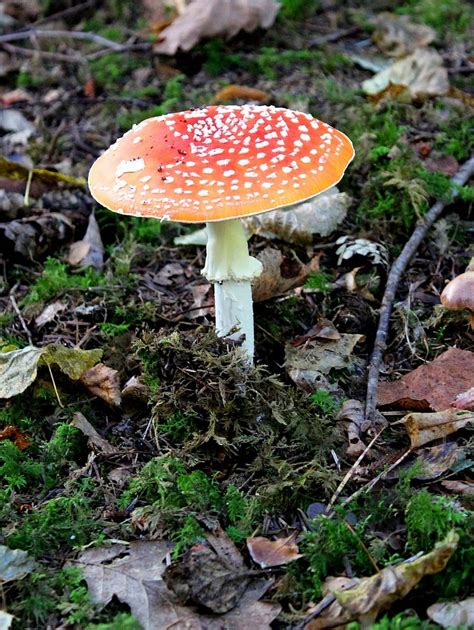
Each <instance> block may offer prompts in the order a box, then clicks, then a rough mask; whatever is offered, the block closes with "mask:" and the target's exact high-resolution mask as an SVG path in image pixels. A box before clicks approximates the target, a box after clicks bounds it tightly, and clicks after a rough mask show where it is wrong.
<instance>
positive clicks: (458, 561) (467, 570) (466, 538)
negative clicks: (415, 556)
mask: <svg viewBox="0 0 474 630" xmlns="http://www.w3.org/2000/svg"><path fill="white" fill-rule="evenodd" d="M405 524H406V528H407V548H408V549H409V550H410V552H412V553H418V552H419V551H424V552H426V551H429V550H430V549H431V548H432V547H434V545H435V544H436V543H437V542H438V541H440V540H442V539H443V538H444V537H445V536H446V534H447V533H448V532H449V531H450V530H451V529H456V530H457V532H458V534H459V536H460V538H459V543H458V548H457V549H456V552H455V554H454V556H453V558H452V560H451V561H450V562H449V563H448V565H447V567H446V569H445V570H444V571H443V573H442V574H440V575H435V576H433V578H432V581H433V587H434V589H435V590H436V592H437V593H438V595H439V596H440V597H446V598H449V597H461V596H462V594H463V593H464V594H465V595H466V596H467V595H468V594H469V593H470V592H472V588H473V587H474V580H473V577H472V567H473V566H474V541H473V539H472V536H471V532H472V531H473V526H474V513H473V512H470V511H467V510H465V509H463V508H462V507H461V506H460V505H459V504H458V503H457V502H456V501H454V500H453V499H450V498H447V497H443V496H437V495H433V494H431V493H429V492H428V491H427V490H421V491H420V492H418V493H417V494H415V496H414V497H413V498H412V499H411V500H410V501H409V503H408V505H407V508H406V516H405Z"/></svg>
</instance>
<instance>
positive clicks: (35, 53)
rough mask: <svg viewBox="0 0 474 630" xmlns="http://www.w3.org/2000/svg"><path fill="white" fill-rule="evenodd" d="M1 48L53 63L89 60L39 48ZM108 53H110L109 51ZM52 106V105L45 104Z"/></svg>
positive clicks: (5, 45)
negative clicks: (49, 60)
mask: <svg viewBox="0 0 474 630" xmlns="http://www.w3.org/2000/svg"><path fill="white" fill-rule="evenodd" d="M0 46H1V47H2V48H3V49H4V50H6V51H7V52H9V53H11V54H17V55H23V56H25V57H43V58H44V59H51V60H52V61H59V62H64V63H79V64H84V63H87V60H86V59H84V58H82V57H73V56H72V55H63V54H62V53H54V52H49V51H47V50H39V49H38V48H34V49H33V48H23V47H22V46H14V45H13V44H2V43H0ZM107 52H108V51H107ZM45 105H50V103H45Z"/></svg>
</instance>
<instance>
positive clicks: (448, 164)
mask: <svg viewBox="0 0 474 630" xmlns="http://www.w3.org/2000/svg"><path fill="white" fill-rule="evenodd" d="M424 165H425V167H426V170H428V171H431V173H443V175H447V176H448V177H453V176H454V175H456V173H457V172H458V170H459V162H458V161H457V160H456V158H455V157H454V155H442V156H440V157H432V156H430V157H429V158H427V159H426V160H425V161H424Z"/></svg>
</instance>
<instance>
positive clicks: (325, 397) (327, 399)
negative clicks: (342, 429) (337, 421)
mask: <svg viewBox="0 0 474 630" xmlns="http://www.w3.org/2000/svg"><path fill="white" fill-rule="evenodd" d="M309 399H310V401H311V402H312V404H313V405H314V406H315V407H316V409H317V411H318V413H322V414H324V415H325V416H328V415H330V416H335V415H336V414H337V412H338V411H339V409H340V407H341V404H340V403H339V402H338V401H337V400H335V399H334V397H333V396H332V395H331V394H330V392H328V391H326V390H325V389H317V390H316V391H315V392H314V394H311V395H310V397H309Z"/></svg>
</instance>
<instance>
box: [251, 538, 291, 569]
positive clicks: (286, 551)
mask: <svg viewBox="0 0 474 630" xmlns="http://www.w3.org/2000/svg"><path fill="white" fill-rule="evenodd" d="M247 548H248V550H249V552H250V555H251V557H252V560H253V561H254V562H255V563H256V564H258V565H259V566H260V567H261V568H262V569H266V568H267V567H278V566H280V565H282V564H288V563H289V562H293V560H297V559H298V558H302V557H303V555H302V554H301V553H299V549H298V545H297V544H296V542H295V535H294V534H290V536H288V537H287V538H277V539H276V540H268V538H264V537H263V536H255V537H254V538H247Z"/></svg>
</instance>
